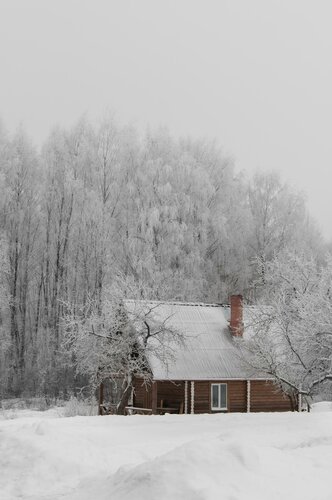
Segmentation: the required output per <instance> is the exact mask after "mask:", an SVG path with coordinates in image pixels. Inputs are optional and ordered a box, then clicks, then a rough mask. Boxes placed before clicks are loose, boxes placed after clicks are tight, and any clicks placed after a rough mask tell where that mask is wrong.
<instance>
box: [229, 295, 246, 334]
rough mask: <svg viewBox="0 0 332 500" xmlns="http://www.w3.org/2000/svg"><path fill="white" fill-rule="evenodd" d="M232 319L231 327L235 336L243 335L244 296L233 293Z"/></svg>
mask: <svg viewBox="0 0 332 500" xmlns="http://www.w3.org/2000/svg"><path fill="white" fill-rule="evenodd" d="M230 299H231V319H230V322H229V327H230V330H231V333H232V335H233V337H242V336H243V297H242V295H231V297H230Z"/></svg>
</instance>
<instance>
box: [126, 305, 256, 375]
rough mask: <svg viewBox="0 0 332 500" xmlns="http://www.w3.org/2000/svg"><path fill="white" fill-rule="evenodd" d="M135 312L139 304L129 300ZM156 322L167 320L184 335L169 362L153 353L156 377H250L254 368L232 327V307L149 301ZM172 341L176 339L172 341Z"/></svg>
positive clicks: (169, 324) (150, 361) (152, 365)
mask: <svg viewBox="0 0 332 500" xmlns="http://www.w3.org/2000/svg"><path fill="white" fill-rule="evenodd" d="M126 304H127V308H128V309H129V311H131V312H132V311H133V310H134V309H135V307H136V308H137V303H133V302H131V301H128V302H127V303H126ZM146 308H147V309H151V308H153V311H152V316H153V318H154V320H155V321H156V322H158V321H159V322H163V321H165V320H166V319H167V326H168V327H169V328H170V329H174V330H176V331H178V332H180V333H182V334H183V335H184V343H183V345H179V344H177V343H175V342H174V343H172V345H171V348H172V352H173V356H172V358H173V359H171V360H169V361H168V363H167V364H166V365H165V363H163V362H161V361H160V359H158V357H156V356H154V355H153V349H152V350H151V351H150V353H149V363H150V367H151V370H152V372H153V377H154V379H155V380H223V379H224V380H225V379H248V378H250V370H249V369H248V366H247V365H245V364H244V363H243V361H242V360H241V352H240V349H239V347H238V346H237V344H236V341H234V340H233V338H232V336H231V333H230V331H229V328H228V317H229V307H228V306H222V305H219V304H190V303H163V302H149V303H146ZM171 342H172V341H171Z"/></svg>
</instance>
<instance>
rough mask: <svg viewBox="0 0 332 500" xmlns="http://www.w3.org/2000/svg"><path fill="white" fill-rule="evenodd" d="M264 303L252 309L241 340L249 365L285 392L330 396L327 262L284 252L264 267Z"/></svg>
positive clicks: (330, 269) (330, 268)
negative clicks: (247, 334)
mask: <svg viewBox="0 0 332 500" xmlns="http://www.w3.org/2000/svg"><path fill="white" fill-rule="evenodd" d="M265 279H266V287H265V293H264V298H263V299H262V300H263V301H264V305H262V306H259V307H255V308H254V309H253V310H252V312H251V315H250V324H249V327H250V329H251V330H252V331H253V333H254V335H253V336H252V337H251V339H250V340H249V341H248V342H247V347H248V348H249V350H250V351H251V352H252V353H253V358H252V360H251V364H252V365H253V366H254V367H255V368H257V369H258V370H259V371H260V372H264V373H265V374H267V375H270V376H273V377H275V378H276V380H277V381H278V382H279V383H280V384H281V385H282V386H283V388H284V389H285V390H286V391H287V392H290V393H291V392H292V391H293V392H294V391H295V392H296V393H300V394H303V395H305V396H313V395H315V394H317V393H319V392H320V391H322V390H324V391H325V390H326V387H329V389H328V390H329V391H330V396H332V293H331V291H332V260H331V257H328V258H327V262H326V264H325V265H320V264H318V263H317V261H316V259H314V258H308V257H306V256H304V255H303V254H294V253H290V252H286V253H284V254H282V255H279V256H278V257H277V258H275V259H274V260H273V261H272V262H270V263H268V264H267V265H266V274H265Z"/></svg>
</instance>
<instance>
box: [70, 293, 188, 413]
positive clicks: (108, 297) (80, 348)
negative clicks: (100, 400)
mask: <svg viewBox="0 0 332 500" xmlns="http://www.w3.org/2000/svg"><path fill="white" fill-rule="evenodd" d="M158 307H159V303H156V302H154V303H152V302H148V301H145V300H143V301H142V300H130V301H124V300H123V298H122V296H121V295H120V294H119V293H117V292H115V291H114V289H113V290H112V291H111V290H109V291H104V293H103V300H102V302H101V303H99V301H97V300H89V301H87V302H86V304H85V306H84V308H83V309H77V308H76V309H75V311H74V310H73V309H72V308H70V307H68V312H67V315H66V316H65V317H64V328H65V337H64V341H63V348H64V350H65V352H66V355H67V356H68V355H69V357H70V358H72V357H73V358H74V360H75V366H76V371H77V373H78V374H81V375H85V376H87V378H88V381H89V386H90V388H91V390H92V393H94V392H95V391H96V390H97V388H99V390H103V386H104V383H108V384H109V386H110V393H109V395H108V397H109V401H108V403H111V404H112V408H113V412H114V413H117V414H123V413H124V410H125V406H126V405H127V404H128V399H129V397H130V395H131V392H132V382H133V377H134V376H135V375H136V376H140V377H142V378H143V379H144V380H145V383H146V384H149V383H150V382H151V380H152V373H151V371H150V367H149V357H150V355H151V354H153V356H154V358H157V359H159V360H160V361H161V362H162V363H165V364H167V363H168V362H169V361H170V360H171V359H172V355H173V351H172V346H173V347H174V344H175V343H181V342H182V341H183V336H182V335H181V334H180V333H179V332H177V331H176V330H174V328H171V327H170V326H169V325H168V321H167V319H166V320H164V319H163V320H158V315H157V314H156V312H157V309H158Z"/></svg>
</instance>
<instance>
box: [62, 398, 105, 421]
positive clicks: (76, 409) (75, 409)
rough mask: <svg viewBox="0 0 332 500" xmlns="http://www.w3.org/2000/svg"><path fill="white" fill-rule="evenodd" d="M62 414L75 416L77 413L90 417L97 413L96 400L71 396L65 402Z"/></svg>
mask: <svg viewBox="0 0 332 500" xmlns="http://www.w3.org/2000/svg"><path fill="white" fill-rule="evenodd" d="M62 414H63V416H64V417H76V416H78V415H80V416H83V417H90V416H93V415H97V402H96V401H94V400H91V399H89V400H87V399H79V398H76V397H74V396H73V397H71V398H70V400H69V401H67V402H66V403H65V406H64V408H63V413H62Z"/></svg>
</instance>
